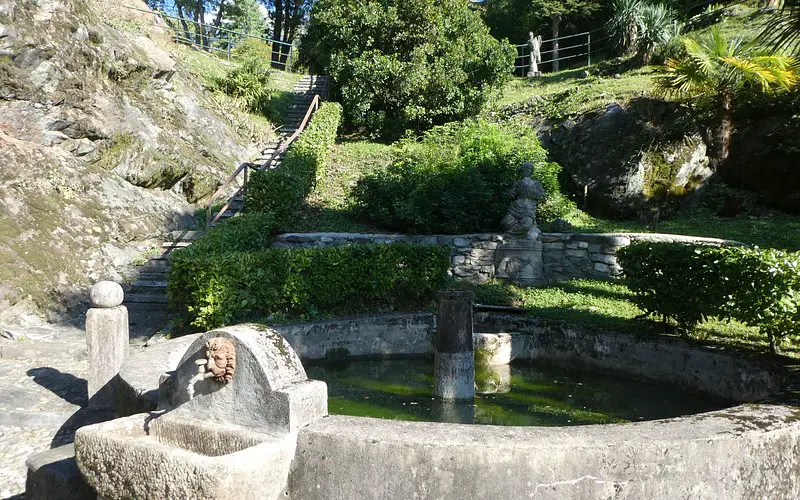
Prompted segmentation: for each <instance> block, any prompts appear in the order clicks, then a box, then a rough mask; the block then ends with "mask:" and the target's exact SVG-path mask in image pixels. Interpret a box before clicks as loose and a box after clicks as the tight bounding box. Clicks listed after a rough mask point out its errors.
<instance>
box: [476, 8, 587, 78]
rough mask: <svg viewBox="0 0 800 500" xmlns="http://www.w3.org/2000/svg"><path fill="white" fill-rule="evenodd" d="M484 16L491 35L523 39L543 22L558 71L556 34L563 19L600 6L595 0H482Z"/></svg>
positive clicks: (577, 15)
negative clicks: (548, 30)
mask: <svg viewBox="0 0 800 500" xmlns="http://www.w3.org/2000/svg"><path fill="white" fill-rule="evenodd" d="M484 4H485V12H486V14H485V16H486V19H487V23H489V25H490V26H492V27H493V32H494V34H495V36H509V37H511V38H512V39H514V40H520V41H521V40H525V39H527V38H528V36H527V33H528V32H529V31H537V30H539V29H541V28H543V27H544V23H547V24H548V25H549V27H550V32H551V35H552V37H553V40H554V42H553V53H552V55H553V57H552V59H553V71H558V69H559V64H558V61H557V59H558V49H559V47H558V36H559V30H560V27H561V25H562V23H563V22H567V21H575V20H576V19H579V18H581V17H585V16H588V15H590V14H591V13H593V12H595V11H596V10H597V9H599V8H600V6H601V4H600V1H599V0H486V1H485V2H484Z"/></svg>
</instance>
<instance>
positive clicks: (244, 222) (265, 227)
mask: <svg viewBox="0 0 800 500" xmlns="http://www.w3.org/2000/svg"><path fill="white" fill-rule="evenodd" d="M202 223H203V224H205V218H204V219H203V220H202ZM275 229H276V227H275V218H274V216H273V215H272V214H269V213H246V214H241V215H239V216H238V217H233V218H231V219H228V220H226V221H225V223H224V224H219V225H218V226H216V227H214V228H213V229H211V231H210V232H208V233H207V234H205V235H204V236H203V237H202V238H200V239H199V240H197V241H195V242H194V243H192V246H191V248H192V252H197V253H207V254H212V253H221V252H249V251H254V250H263V249H265V248H269V245H270V242H271V238H272V236H273V235H274V234H275Z"/></svg>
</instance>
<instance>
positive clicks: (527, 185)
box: [500, 163, 545, 239]
mask: <svg viewBox="0 0 800 500" xmlns="http://www.w3.org/2000/svg"><path fill="white" fill-rule="evenodd" d="M519 173H520V174H522V179H520V180H518V181H516V182H514V185H513V186H512V187H511V189H510V190H509V192H508V194H509V196H510V197H511V198H513V199H514V201H512V202H511V206H510V207H508V212H507V213H506V216H505V217H503V220H502V221H500V224H501V225H502V226H503V229H504V230H505V231H506V232H507V233H510V234H512V235H515V236H522V237H525V238H528V239H537V238H538V236H539V234H540V233H541V231H539V229H538V228H537V227H536V207H537V204H538V202H540V201H542V200H544V198H545V192H544V187H543V186H542V183H541V182H539V181H537V180H534V179H531V175H532V174H533V163H525V164H523V165H522V167H520V169H519Z"/></svg>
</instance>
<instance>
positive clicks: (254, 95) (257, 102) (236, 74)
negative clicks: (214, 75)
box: [217, 57, 272, 116]
mask: <svg viewBox="0 0 800 500" xmlns="http://www.w3.org/2000/svg"><path fill="white" fill-rule="evenodd" d="M217 87H218V88H219V90H221V91H222V92H224V93H226V94H228V95H229V96H231V97H234V98H235V99H237V100H238V101H239V102H241V104H242V107H243V108H244V109H246V110H248V111H250V112H251V113H258V114H261V115H264V116H266V115H268V114H269V113H270V111H271V106H270V98H271V96H272V90H271V88H270V69H269V60H267V59H262V58H260V57H246V58H244V59H243V60H242V62H241V63H240V64H239V65H238V66H236V67H235V68H233V69H231V70H230V71H228V73H227V74H226V75H225V77H224V78H222V79H220V80H219V81H217Z"/></svg>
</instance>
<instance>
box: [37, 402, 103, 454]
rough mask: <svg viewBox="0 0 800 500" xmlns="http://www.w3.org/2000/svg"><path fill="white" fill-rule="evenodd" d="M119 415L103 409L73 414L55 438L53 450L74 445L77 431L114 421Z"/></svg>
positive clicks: (79, 411)
mask: <svg viewBox="0 0 800 500" xmlns="http://www.w3.org/2000/svg"><path fill="white" fill-rule="evenodd" d="M116 417H117V415H116V413H115V412H114V411H113V410H109V409H103V408H81V409H80V410H78V411H76V412H75V413H73V414H72V416H71V417H69V418H68V419H67V421H66V422H64V424H62V425H61V427H60V428H59V429H58V431H57V432H56V435H55V436H53V440H52V441H51V442H50V447H51V448H57V447H59V446H64V445H66V444H69V443H72V442H73V441H74V440H75V431H77V430H78V429H80V428H81V427H84V426H86V425H92V424H99V423H100V422H107V421H109V420H113V419H114V418H116Z"/></svg>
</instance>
